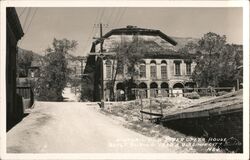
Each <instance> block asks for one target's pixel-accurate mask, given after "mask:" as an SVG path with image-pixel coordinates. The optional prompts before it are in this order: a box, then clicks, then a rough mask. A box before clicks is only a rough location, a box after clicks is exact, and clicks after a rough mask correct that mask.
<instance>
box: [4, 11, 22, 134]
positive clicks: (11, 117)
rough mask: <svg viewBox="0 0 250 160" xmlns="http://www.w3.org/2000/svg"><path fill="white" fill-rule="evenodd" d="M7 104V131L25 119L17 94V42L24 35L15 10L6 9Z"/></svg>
mask: <svg viewBox="0 0 250 160" xmlns="http://www.w3.org/2000/svg"><path fill="white" fill-rule="evenodd" d="M6 15H7V17H6V30H7V37H6V42H7V46H6V104H7V130H8V129H9V128H11V127H12V126H13V125H14V124H16V123H17V122H18V121H20V120H21V119H22V117H23V110H22V104H21V103H20V102H19V101H20V97H19V96H18V95H17V94H16V56H17V42H18V41H19V40H20V39H21V37H22V36H23V35H24V33H23V30H22V27H21V24H20V21H19V18H18V15H17V13H16V10H15V8H13V7H8V8H7V9H6Z"/></svg>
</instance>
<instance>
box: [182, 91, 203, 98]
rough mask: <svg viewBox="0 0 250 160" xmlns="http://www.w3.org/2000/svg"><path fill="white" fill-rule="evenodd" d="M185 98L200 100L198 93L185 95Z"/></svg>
mask: <svg viewBox="0 0 250 160" xmlns="http://www.w3.org/2000/svg"><path fill="white" fill-rule="evenodd" d="M184 95H185V97H187V98H189V99H199V98H200V95H199V94H198V93H197V92H192V93H185V94H184Z"/></svg>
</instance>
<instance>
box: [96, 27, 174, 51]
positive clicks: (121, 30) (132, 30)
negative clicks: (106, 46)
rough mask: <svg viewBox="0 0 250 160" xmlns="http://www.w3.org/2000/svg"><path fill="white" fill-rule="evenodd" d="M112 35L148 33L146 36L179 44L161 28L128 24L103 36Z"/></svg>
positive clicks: (98, 40) (99, 40)
mask: <svg viewBox="0 0 250 160" xmlns="http://www.w3.org/2000/svg"><path fill="white" fill-rule="evenodd" d="M112 35H146V36H159V37H161V38H162V39H164V40H165V41H167V42H169V43H170V44H172V45H174V46H175V45H177V42H176V41H175V40H173V39H172V38H171V37H169V36H167V35H166V34H164V33H163V32H161V31H160V30H154V29H146V28H137V27H133V26H127V27H126V28H117V29H112V30H111V31H109V32H108V33H106V34H105V35H104V36H103V38H104V39H105V38H108V37H110V36H112ZM101 41H102V40H101V39H97V40H96V41H94V42H93V44H95V45H97V44H99V43H100V42H101Z"/></svg>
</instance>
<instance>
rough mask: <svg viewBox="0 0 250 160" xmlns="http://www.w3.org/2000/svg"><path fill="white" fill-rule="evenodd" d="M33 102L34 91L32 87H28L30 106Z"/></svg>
mask: <svg viewBox="0 0 250 160" xmlns="http://www.w3.org/2000/svg"><path fill="white" fill-rule="evenodd" d="M33 104H34V93H33V90H32V88H31V87H30V107H31V106H32V105H33Z"/></svg>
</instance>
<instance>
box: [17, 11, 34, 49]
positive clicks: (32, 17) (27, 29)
mask: <svg viewBox="0 0 250 160" xmlns="http://www.w3.org/2000/svg"><path fill="white" fill-rule="evenodd" d="M37 10H38V8H36V9H35V10H34V12H33V14H32V16H31V19H30V22H29V24H28V27H27V28H26V31H24V33H25V34H26V35H27V33H28V31H29V28H30V25H31V24H32V21H33V19H34V17H35V15H36V12H37ZM29 11H31V10H29ZM27 17H28V15H27V16H26V18H27ZM26 22H27V20H26ZM26 22H25V24H26ZM25 26H26V25H25ZM25 26H24V27H23V29H24V30H25ZM24 38H25V36H24V37H23V38H22V39H21V41H20V44H19V45H21V44H22V42H23V40H24Z"/></svg>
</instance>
